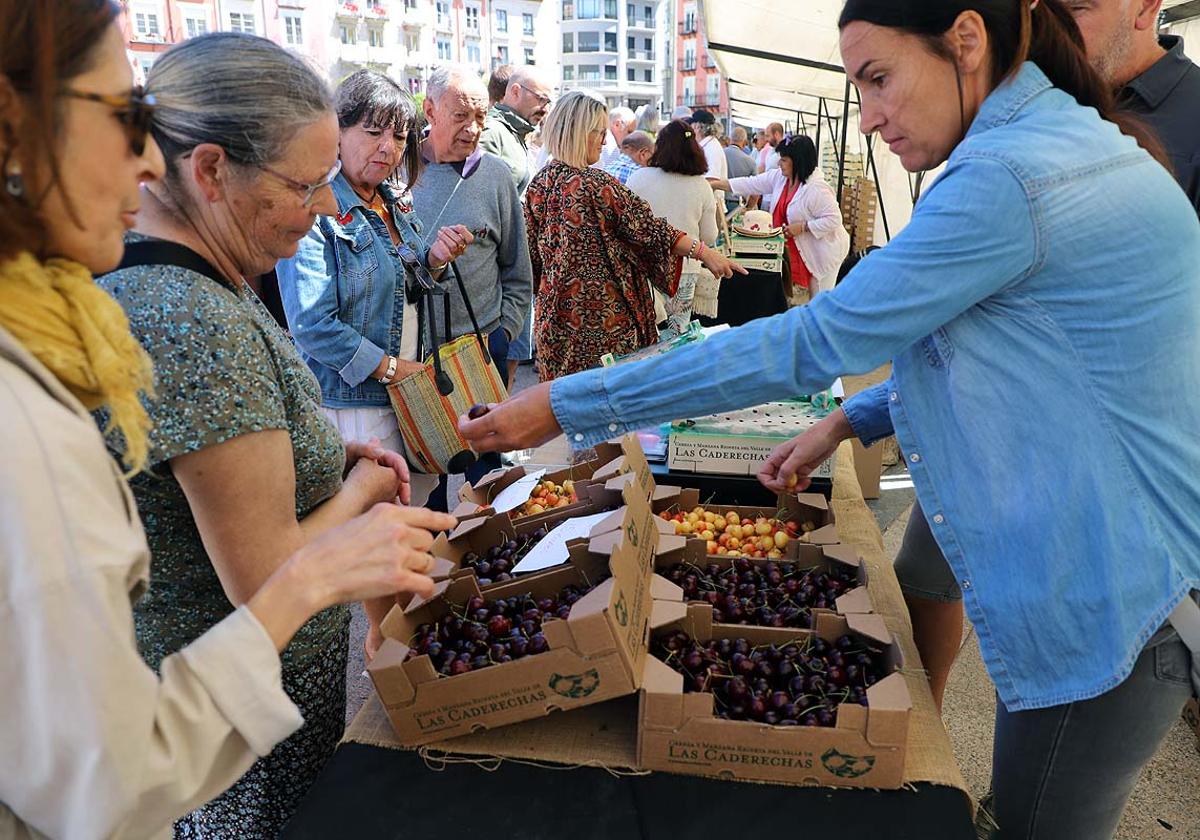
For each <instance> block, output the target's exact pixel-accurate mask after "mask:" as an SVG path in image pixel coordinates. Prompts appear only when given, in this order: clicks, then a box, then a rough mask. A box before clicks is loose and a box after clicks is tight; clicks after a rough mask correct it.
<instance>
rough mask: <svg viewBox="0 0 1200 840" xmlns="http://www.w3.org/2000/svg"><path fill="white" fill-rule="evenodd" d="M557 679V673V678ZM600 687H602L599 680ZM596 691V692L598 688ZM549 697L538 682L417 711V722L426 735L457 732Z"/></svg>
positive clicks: (547, 692)
mask: <svg viewBox="0 0 1200 840" xmlns="http://www.w3.org/2000/svg"><path fill="white" fill-rule="evenodd" d="M557 676H558V675H557V674H555V677H557ZM597 684H599V678H598V677H597ZM592 690H593V691H594V690H595V687H593V689H592ZM589 693H590V692H589ZM549 696H550V694H549V689H548V688H547V687H546V686H544V685H542V684H541V683H534V684H533V685H523V686H517V687H514V688H510V689H506V690H503V691H498V692H496V693H495V694H491V695H486V696H484V697H473V698H471V699H470V700H469V701H464V702H461V703H453V704H448V705H445V706H440V707H438V708H436V709H431V710H429V711H425V712H417V713H416V714H415V715H414V719H415V721H416V724H417V728H418V729H419V730H420V731H421V732H422V733H423V734H424V733H434V732H439V731H441V730H443V729H454V728H456V727H458V726H460V725H461V724H463V723H466V722H469V721H472V720H477V719H479V718H486V717H487V716H488V715H493V714H496V713H497V712H504V711H508V710H510V709H517V708H520V707H522V706H530V705H534V704H539V703H542V702H543V701H545V700H546V698H547V697H549Z"/></svg>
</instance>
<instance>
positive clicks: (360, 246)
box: [277, 70, 474, 657]
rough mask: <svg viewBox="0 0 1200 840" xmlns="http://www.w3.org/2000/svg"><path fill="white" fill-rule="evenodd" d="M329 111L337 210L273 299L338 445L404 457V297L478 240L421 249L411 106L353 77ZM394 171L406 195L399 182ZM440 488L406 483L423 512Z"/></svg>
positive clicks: (411, 318) (440, 238) (409, 326)
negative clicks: (369, 444) (392, 396)
mask: <svg viewBox="0 0 1200 840" xmlns="http://www.w3.org/2000/svg"><path fill="white" fill-rule="evenodd" d="M334 107H335V110H336V112H337V119H338V129H339V146H338V148H339V155H340V160H339V161H338V162H339V164H340V166H341V172H340V173H339V174H338V176H337V178H336V179H335V180H334V182H333V184H332V186H333V200H334V201H336V212H334V211H333V210H332V209H331V211H330V212H331V215H328V216H320V217H318V218H317V220H316V223H315V224H314V225H313V226H312V228H311V230H309V232H308V235H307V236H306V237H304V239H303V240H301V242H300V246H299V250H298V251H297V252H296V255H295V256H294V257H290V258H288V259H284V260H282V261H281V262H280V263H279V265H278V267H277V271H278V273H279V289H280V294H281V297H282V298H283V303H284V308H285V310H286V311H287V318H288V326H289V327H290V329H291V332H292V337H293V338H294V339H295V342H296V347H297V348H298V349H299V350H300V354H301V356H302V357H303V358H304V360H305V361H306V362H307V363H308V366H309V367H310V368H311V369H312V372H313V373H314V374H315V375H316V377H317V381H318V382H319V383H320V384H321V404H322V410H323V412H324V413H325V415H326V416H327V417H328V418H329V419H330V420H331V421H332V422H333V423H334V425H336V426H337V427H338V430H339V431H340V432H341V435H342V437H343V438H344V439H345V440H347V441H365V440H377V441H380V442H381V443H382V446H383V447H384V448H385V449H387V450H389V451H393V452H398V453H401V454H403V453H404V441H403V439H402V438H401V436H400V427H399V425H398V424H397V422H396V413H395V411H394V410H393V409H392V407H391V403H390V400H389V398H388V394H387V386H388V385H389V384H390V383H392V382H397V381H399V380H401V379H403V378H404V377H406V376H408V375H409V374H411V373H414V372H416V371H421V370H424V365H422V364H421V362H420V361H418V349H419V347H420V342H419V340H418V336H419V333H420V325H419V323H418V319H417V307H416V305H415V304H414V303H413V301H412V300H411V299H410V298H411V295H410V292H411V290H413V289H416V288H419V283H420V282H421V280H423V279H426V280H428V281H431V280H432V278H433V277H434V276H437V277H439V278H440V276H441V274H442V272H443V271H444V270H445V268H446V265H447V264H448V263H449V262H450V261H451V260H452V259H454V258H455V257H457V256H459V255H460V254H462V253H463V251H465V250H466V247H467V245H468V244H469V243H470V242H472V241H473V239H474V237H473V236H472V235H471V233H470V231H469V230H467V228H465V227H463V226H462V225H454V226H453V227H445V228H442V229H441V230H439V231H438V232H437V234H436V235H435V236H432V237H429V238H430V240H431V244H430V245H426V244H425V242H424V238H423V236H422V233H421V232H419V231H418V227H419V222H417V221H416V219H415V218H414V217H413V215H412V204H411V193H410V192H409V190H410V189H411V187H412V185H413V184H414V183H415V182H416V177H417V173H418V169H419V166H420V154H419V153H418V144H417V143H416V142H413V143H409V142H408V140H409V138H410V137H412V138H416V136H417V134H418V130H419V129H418V120H419V117H418V111H417V107H416V103H414V102H413V99H412V97H411V96H409V95H408V94H407V93H406V92H405V91H403V90H402V89H401V88H400V86H399V85H397V84H396V83H395V82H393V81H392V80H391V79H389V78H387V77H386V76H384V75H382V74H379V73H375V72H372V71H370V70H360V71H358V72H357V73H354V74H353V75H351V76H349V77H347V78H346V79H345V80H344V81H343V82H342V83H341V84H340V85H339V86H338V89H337V92H336V93H335V94H334ZM401 170H403V172H404V173H405V174H406V176H407V178H408V184H407V185H406V186H401V185H399V184H398V183H397V181H396V176H397V173H399V172H400V171H401ZM421 275H423V277H422V276H421ZM423 349H424V350H425V352H428V346H427V345H426V346H425V347H424V348H423ZM437 484H438V476H436V475H421V474H418V475H414V476H413V477H412V499H411V503H412V504H414V505H418V506H420V505H424V504H425V503H426V501H427V500H428V498H429V494H430V493H431V492H432V491H433V489H434V488H435V487H437ZM368 607H369V608H368V611H367V612H368V615H369V616H370V619H371V620H370V632H369V633H368V635H367V655H368V656H369V657H370V656H373V655H374V653H375V650H376V649H377V648H378V647H379V644H380V643H381V642H382V641H383V640H382V637H381V636H380V635H379V622H380V621H381V620H382V619H383V616H384V615H386V614H387V609H388V607H389V605H388V604H378V605H374V606H373V607H372V605H368Z"/></svg>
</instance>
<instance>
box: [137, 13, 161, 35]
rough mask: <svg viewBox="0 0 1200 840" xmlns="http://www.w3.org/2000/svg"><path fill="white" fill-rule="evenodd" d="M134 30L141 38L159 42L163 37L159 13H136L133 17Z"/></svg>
mask: <svg viewBox="0 0 1200 840" xmlns="http://www.w3.org/2000/svg"><path fill="white" fill-rule="evenodd" d="M133 28H134V31H135V32H137V34H138V37H139V38H145V39H147V40H152V41H157V40H159V39H160V38H161V37H162V33H161V31H160V30H159V28H158V13H157V12H135V13H134V15H133Z"/></svg>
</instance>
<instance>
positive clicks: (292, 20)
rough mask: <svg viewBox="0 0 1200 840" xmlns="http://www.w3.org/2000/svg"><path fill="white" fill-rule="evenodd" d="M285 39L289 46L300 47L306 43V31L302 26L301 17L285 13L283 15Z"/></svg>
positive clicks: (292, 13)
mask: <svg viewBox="0 0 1200 840" xmlns="http://www.w3.org/2000/svg"><path fill="white" fill-rule="evenodd" d="M283 38H284V40H285V41H286V42H287V43H288V45H289V46H293V47H296V46H299V45H300V44H303V43H304V31H303V30H302V29H301V26H300V15H299V14H296V13H294V12H285V13H284V15H283Z"/></svg>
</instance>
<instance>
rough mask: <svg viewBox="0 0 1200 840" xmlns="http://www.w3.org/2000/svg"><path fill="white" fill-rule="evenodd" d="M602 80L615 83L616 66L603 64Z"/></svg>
mask: <svg viewBox="0 0 1200 840" xmlns="http://www.w3.org/2000/svg"><path fill="white" fill-rule="evenodd" d="M604 78H605V80H606V81H609V82H615V81H616V80H617V65H615V64H605V65H604Z"/></svg>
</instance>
